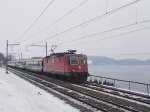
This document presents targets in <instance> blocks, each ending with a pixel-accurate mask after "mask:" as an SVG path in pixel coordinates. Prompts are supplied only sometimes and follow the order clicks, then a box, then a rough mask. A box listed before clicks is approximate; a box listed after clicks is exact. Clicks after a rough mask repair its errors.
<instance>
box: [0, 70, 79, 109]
mask: <svg viewBox="0 0 150 112" xmlns="http://www.w3.org/2000/svg"><path fill="white" fill-rule="evenodd" d="M0 112H79V110H77V109H75V108H73V107H71V106H70V105H68V104H66V103H65V102H64V101H62V100H60V99H58V98H57V97H54V96H53V95H51V94H49V93H47V92H46V91H44V90H42V89H40V88H38V87H36V86H34V85H32V84H30V83H29V82H27V81H25V80H23V79H21V78H19V77H17V76H16V75H14V74H13V73H10V72H9V74H6V73H5V70H4V69H3V68H0Z"/></svg>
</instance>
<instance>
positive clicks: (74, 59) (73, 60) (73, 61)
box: [69, 55, 78, 64]
mask: <svg viewBox="0 0 150 112" xmlns="http://www.w3.org/2000/svg"><path fill="white" fill-rule="evenodd" d="M69 62H70V64H78V57H77V56H75V55H71V56H70V61H69Z"/></svg>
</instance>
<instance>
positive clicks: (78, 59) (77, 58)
mask: <svg viewBox="0 0 150 112" xmlns="http://www.w3.org/2000/svg"><path fill="white" fill-rule="evenodd" d="M68 59H69V60H68V62H69V64H87V57H86V56H83V55H70V56H69V57H68Z"/></svg>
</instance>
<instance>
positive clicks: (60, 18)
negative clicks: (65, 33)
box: [23, 0, 89, 42]
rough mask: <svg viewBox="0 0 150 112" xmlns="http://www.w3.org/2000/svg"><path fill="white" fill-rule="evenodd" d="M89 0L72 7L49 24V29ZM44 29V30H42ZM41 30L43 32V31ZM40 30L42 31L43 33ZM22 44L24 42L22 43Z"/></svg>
mask: <svg viewBox="0 0 150 112" xmlns="http://www.w3.org/2000/svg"><path fill="white" fill-rule="evenodd" d="M88 1H89V0H84V1H82V2H80V3H79V4H78V5H76V6H75V7H73V8H72V9H71V10H69V11H67V12H66V13H65V14H64V15H62V16H61V17H59V18H58V19H56V20H55V21H54V22H52V23H51V24H49V25H48V26H49V28H51V27H52V26H54V25H55V24H57V23H58V22H60V21H62V20H63V19H64V18H65V17H67V16H68V15H70V14H72V13H73V12H74V11H76V10H77V9H79V8H81V7H82V6H83V5H85V4H86V3H87V2H88ZM44 29H45V28H44ZM44 29H43V30H44ZM43 30H42V31H43ZM23 42H24V41H23Z"/></svg>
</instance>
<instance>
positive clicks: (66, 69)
mask: <svg viewBox="0 0 150 112" xmlns="http://www.w3.org/2000/svg"><path fill="white" fill-rule="evenodd" d="M75 55H78V54H75ZM80 55H81V54H80ZM67 58H68V57H67V54H66V55H63V56H54V55H53V56H49V57H46V58H44V60H43V71H44V72H53V73H58V74H63V75H65V74H66V73H87V74H88V66H87V64H69V63H68V62H67V60H68V59H67ZM54 60H55V63H53V62H54ZM78 61H79V60H78Z"/></svg>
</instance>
